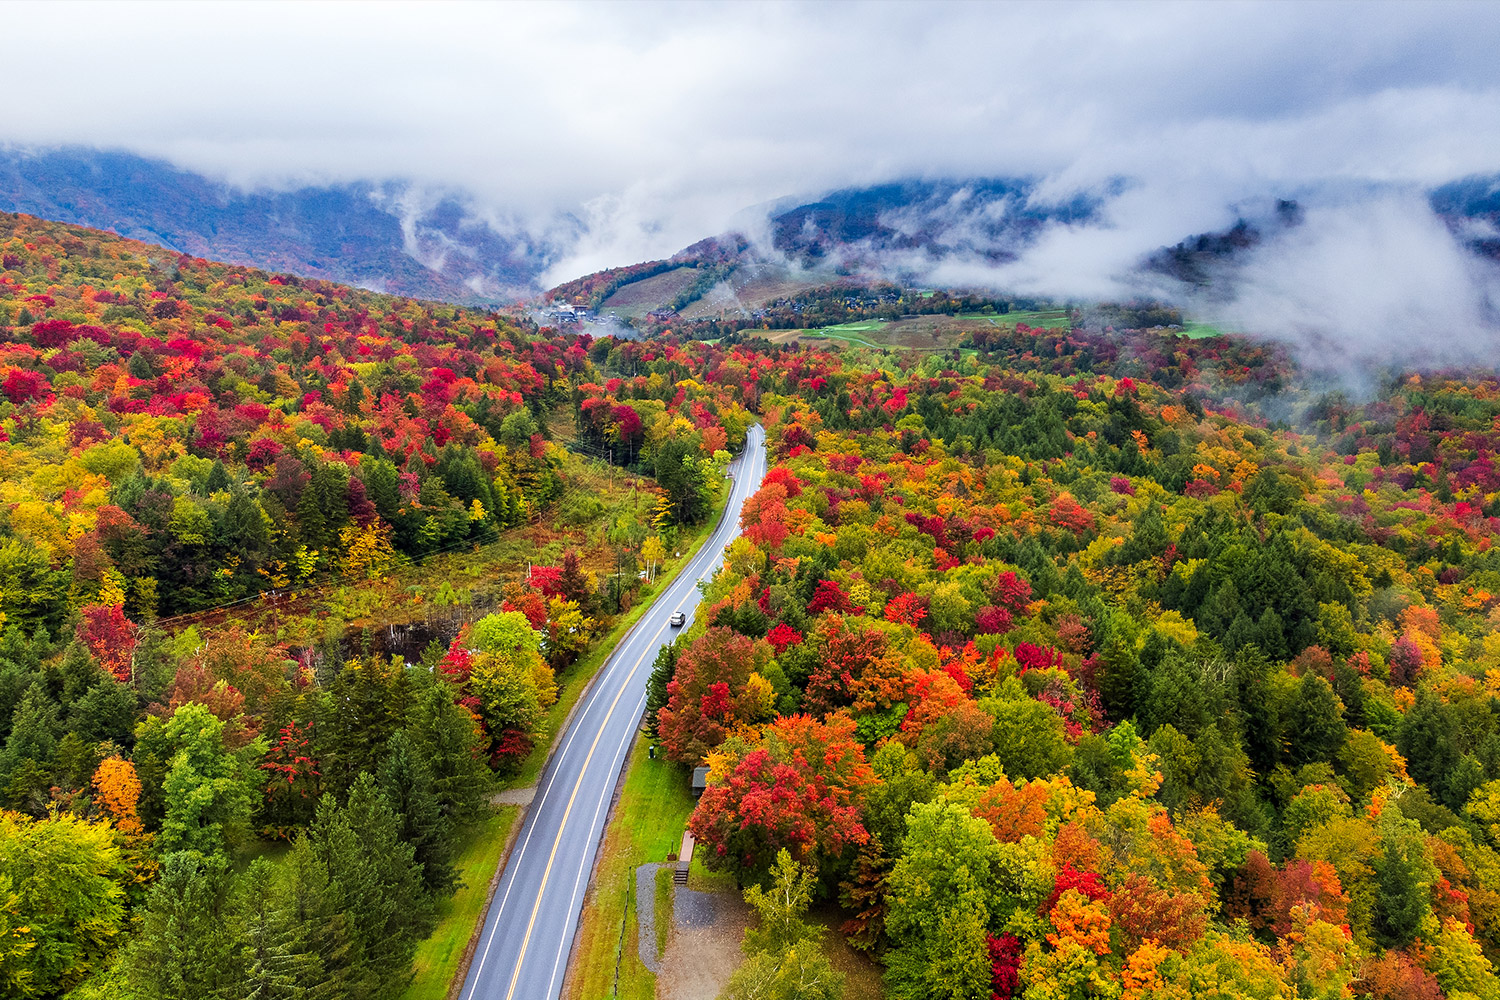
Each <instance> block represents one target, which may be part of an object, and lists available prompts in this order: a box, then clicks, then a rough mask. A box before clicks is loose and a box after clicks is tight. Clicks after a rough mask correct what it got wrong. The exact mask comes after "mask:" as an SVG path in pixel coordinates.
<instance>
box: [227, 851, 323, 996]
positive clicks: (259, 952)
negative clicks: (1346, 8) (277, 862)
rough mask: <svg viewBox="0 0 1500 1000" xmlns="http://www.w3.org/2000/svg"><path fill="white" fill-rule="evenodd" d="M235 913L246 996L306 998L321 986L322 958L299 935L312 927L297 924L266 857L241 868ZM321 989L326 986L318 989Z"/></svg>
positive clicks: (242, 993) (302, 936)
mask: <svg viewBox="0 0 1500 1000" xmlns="http://www.w3.org/2000/svg"><path fill="white" fill-rule="evenodd" d="M235 911H236V912H235V916H236V919H237V920H238V921H239V924H240V926H241V927H243V928H244V954H243V956H242V959H241V961H242V962H243V968H244V978H243V983H242V985H241V987H240V989H241V995H242V996H244V997H245V998H247V1000H306V998H307V997H308V995H309V993H310V992H314V991H317V990H318V989H319V988H320V987H326V985H327V979H326V976H325V975H324V973H323V968H322V965H323V963H322V960H321V958H320V956H318V955H317V954H316V953H315V952H310V951H309V950H308V949H307V948H306V947H305V945H304V943H303V939H304V937H305V935H306V933H307V931H308V930H310V929H311V928H309V927H307V926H305V925H303V924H299V923H298V922H297V920H296V918H295V914H294V913H293V912H292V910H291V908H290V907H288V906H287V893H286V892H285V891H284V890H283V889H282V888H281V886H279V885H278V884H277V880H276V871H275V869H274V868H273V867H272V866H271V863H270V862H269V861H267V860H266V859H265V858H257V859H256V860H255V861H254V862H252V863H251V865H250V867H249V868H248V869H246V871H245V874H244V876H243V877H242V878H241V879H240V884H239V888H238V892H237V896H236V900H235ZM322 992H323V993H326V992H327V990H326V988H325V989H323V990H322Z"/></svg>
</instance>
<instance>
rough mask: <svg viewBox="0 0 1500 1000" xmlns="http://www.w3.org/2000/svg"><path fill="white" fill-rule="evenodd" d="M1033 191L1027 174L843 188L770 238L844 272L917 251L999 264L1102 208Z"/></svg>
mask: <svg viewBox="0 0 1500 1000" xmlns="http://www.w3.org/2000/svg"><path fill="white" fill-rule="evenodd" d="M1035 188H1036V185H1035V182H1034V181H1031V180H1029V179H1026V178H977V179H970V180H939V181H926V180H907V181H901V182H898V183H894V184H881V185H877V186H875V187H863V188H844V189H842V190H838V191H833V192H830V193H828V194H826V195H824V196H822V197H821V198H818V199H817V200H816V201H811V202H807V203H805V204H801V205H797V206H796V207H795V208H791V209H787V210H785V211H781V212H779V213H778V214H776V215H775V216H774V217H773V218H772V220H771V233H772V243H773V246H774V247H775V249H776V250H778V251H780V252H781V253H784V254H787V255H789V256H790V257H792V258H794V259H795V260H797V261H798V262H800V263H802V264H804V265H813V264H819V263H832V264H834V265H836V266H840V267H843V268H846V269H847V268H850V267H856V266H858V265H860V264H878V263H881V262H882V261H883V260H884V259H886V258H889V257H891V256H892V255H901V254H911V253H919V254H921V255H924V256H927V257H936V258H941V257H946V256H948V255H951V254H960V255H966V256H973V257H979V258H983V259H986V260H989V261H992V262H996V263H1000V262H1004V261H1008V260H1014V259H1015V258H1016V257H1017V256H1018V253H1017V252H1018V251H1019V250H1021V249H1022V248H1023V247H1024V246H1025V245H1026V244H1027V243H1028V242H1029V241H1030V240H1031V239H1032V238H1034V237H1035V236H1036V235H1037V234H1038V233H1039V232H1040V231H1041V229H1042V227H1043V226H1045V225H1047V224H1048V223H1052V222H1062V223H1078V222H1084V221H1087V220H1088V219H1090V218H1091V217H1092V216H1093V215H1094V213H1095V212H1096V211H1097V210H1098V208H1099V205H1100V200H1099V199H1097V198H1094V197H1090V196H1086V195H1076V196H1074V197H1073V198H1070V199H1069V200H1067V201H1065V202H1061V203H1055V204H1048V203H1045V202H1038V203H1033V202H1032V196H1033V194H1034V193H1035Z"/></svg>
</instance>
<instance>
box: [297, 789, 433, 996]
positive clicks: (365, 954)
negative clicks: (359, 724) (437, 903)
mask: <svg viewBox="0 0 1500 1000" xmlns="http://www.w3.org/2000/svg"><path fill="white" fill-rule="evenodd" d="M310 834H311V837H312V841H313V847H314V852H315V854H316V856H317V858H318V860H319V861H320V862H321V863H322V865H323V866H324V868H326V870H327V872H328V896H329V899H330V903H331V908H332V909H333V910H334V911H335V912H338V913H342V914H344V915H345V919H346V921H347V926H348V928H349V952H348V960H347V962H346V963H345V964H344V966H343V968H344V970H345V971H346V973H347V976H348V983H347V988H348V990H349V991H350V994H351V995H353V996H362V997H371V998H376V1000H384V998H389V997H396V996H398V995H399V994H400V992H401V990H402V989H404V987H405V985H406V980H407V977H408V976H409V974H410V971H411V959H412V955H413V953H414V952H415V950H416V944H417V941H418V940H420V939H421V938H422V937H425V936H426V934H427V932H428V931H429V930H430V929H431V917H432V907H431V905H430V903H429V902H428V900H427V897H426V894H425V893H424V892H423V889H422V869H421V866H420V865H419V864H418V863H417V861H416V857H415V854H416V852H415V850H414V849H413V848H412V846H411V845H410V844H407V843H405V842H403V841H402V840H401V837H400V826H399V822H398V820H397V818H396V814H395V812H394V811H393V810H392V809H391V807H390V805H389V804H388V803H387V802H386V800H385V797H384V796H383V795H381V794H380V789H379V787H378V786H377V785H376V783H375V779H374V778H371V777H370V776H369V775H368V774H361V775H360V776H359V777H358V778H357V779H356V780H355V782H354V786H353V787H352V788H351V789H350V791H349V804H348V807H347V808H344V809H340V808H339V807H338V804H337V803H336V802H335V801H334V800H333V798H332V796H329V795H325V796H324V797H323V799H322V801H321V802H319V803H318V812H317V817H316V819H315V820H314V821H313V826H312V829H311V831H310Z"/></svg>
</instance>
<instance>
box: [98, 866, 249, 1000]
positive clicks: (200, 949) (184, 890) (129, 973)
mask: <svg viewBox="0 0 1500 1000" xmlns="http://www.w3.org/2000/svg"><path fill="white" fill-rule="evenodd" d="M232 882H233V875H232V872H231V871H230V868H229V862H228V860H227V859H226V858H224V857H223V856H222V855H215V856H212V857H204V856H203V855H202V854H199V853H198V852H196V851H177V852H175V853H172V854H168V855H167V856H166V858H165V859H164V860H163V861H162V866H161V877H160V879H159V880H158V881H157V883H156V885H155V886H153V887H152V889H151V893H150V895H149V896H148V897H147V899H146V912H145V914H144V916H143V917H142V918H141V924H140V931H139V933H137V934H136V936H135V938H134V939H133V940H132V941H131V942H130V944H129V946H128V947H127V948H126V949H125V954H124V965H125V969H126V978H127V980H128V981H129V982H130V984H131V985H132V986H133V987H134V988H135V989H136V991H137V992H138V993H139V994H140V995H141V996H145V997H151V998H153V1000H210V998H213V1000H217V998H220V997H233V996H235V995H236V992H237V988H238V986H239V984H240V983H241V982H242V981H243V976H244V966H243V964H242V954H241V953H242V948H243V944H244V933H243V928H242V926H241V924H240V921H239V920H238V919H237V915H236V914H235V912H234V908H233V906H231V890H232Z"/></svg>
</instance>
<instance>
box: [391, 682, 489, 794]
mask: <svg viewBox="0 0 1500 1000" xmlns="http://www.w3.org/2000/svg"><path fill="white" fill-rule="evenodd" d="M406 732H407V735H408V736H409V737H411V740H412V745H413V746H414V748H415V749H416V751H417V752H418V753H419V754H420V755H421V756H422V758H423V760H424V761H425V762H426V764H427V768H428V770H429V772H430V773H431V774H432V794H433V797H434V798H435V799H436V800H437V803H438V807H439V808H440V809H441V810H442V814H443V816H444V817H446V818H447V819H448V820H449V821H450V822H453V823H464V822H467V821H469V820H471V819H473V818H474V817H476V816H478V815H479V813H480V810H481V809H482V808H483V807H484V798H485V793H486V792H487V791H488V790H489V787H490V784H491V782H492V781H493V778H492V776H491V774H490V770H489V768H488V767H486V766H485V764H484V758H483V745H484V737H483V735H482V734H481V733H480V732H479V730H478V728H477V727H476V726H475V725H474V717H473V716H472V715H470V714H469V712H468V710H467V709H465V708H464V707H463V706H461V705H457V704H454V701H453V695H452V692H451V691H450V689H449V688H448V686H447V685H446V684H436V685H434V686H432V687H430V688H428V689H427V690H426V691H425V692H423V694H422V696H421V698H420V699H419V700H418V702H417V704H416V706H415V707H414V708H413V710H412V719H411V724H410V725H409V726H408V727H407V730H406Z"/></svg>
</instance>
